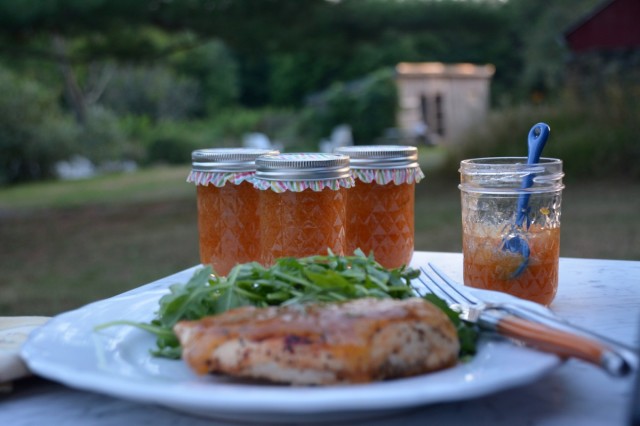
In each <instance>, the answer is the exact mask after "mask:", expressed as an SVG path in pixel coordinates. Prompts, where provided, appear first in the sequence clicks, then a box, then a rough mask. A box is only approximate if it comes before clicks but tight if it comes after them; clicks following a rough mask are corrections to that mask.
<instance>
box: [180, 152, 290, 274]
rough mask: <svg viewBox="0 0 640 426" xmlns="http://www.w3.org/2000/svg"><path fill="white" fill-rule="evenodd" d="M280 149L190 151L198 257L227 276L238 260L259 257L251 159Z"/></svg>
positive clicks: (242, 260)
mask: <svg viewBox="0 0 640 426" xmlns="http://www.w3.org/2000/svg"><path fill="white" fill-rule="evenodd" d="M277 153H278V151H273V150H268V149H251V148H217V149H199V150H196V151H193V153H192V154H191V159H192V170H191V173H190V174H189V177H188V178H187V182H193V183H195V184H196V193H197V202H198V230H199V240H200V262H201V263H202V264H209V265H211V266H212V267H213V270H214V272H215V274H216V275H220V276H225V275H227V274H228V273H229V271H230V270H231V268H233V267H234V266H235V265H236V264H238V263H245V262H250V261H256V260H258V253H259V251H258V249H259V247H258V246H259V245H258V244H257V242H256V239H257V238H258V237H259V235H258V213H257V211H258V191H257V190H256V189H255V188H254V187H253V183H252V181H251V180H252V178H253V176H254V175H255V169H256V166H255V160H256V158H257V157H259V156H260V155H264V154H277Z"/></svg>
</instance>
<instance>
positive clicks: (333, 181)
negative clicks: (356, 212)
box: [255, 153, 353, 266]
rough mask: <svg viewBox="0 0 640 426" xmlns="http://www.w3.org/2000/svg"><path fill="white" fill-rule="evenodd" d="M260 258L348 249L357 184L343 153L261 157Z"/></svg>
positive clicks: (270, 261)
mask: <svg viewBox="0 0 640 426" xmlns="http://www.w3.org/2000/svg"><path fill="white" fill-rule="evenodd" d="M256 166H257V172H256V180H255V185H256V187H258V188H260V195H259V197H260V198H259V211H258V213H259V217H260V236H261V237H260V247H261V250H260V251H261V254H260V259H261V262H262V263H263V264H264V265H265V266H270V265H272V264H273V263H274V262H275V261H276V259H278V258H281V257H305V256H312V255H318V254H327V250H328V249H330V250H331V251H333V252H334V253H335V254H339V255H344V254H345V243H346V223H345V221H346V197H347V191H348V190H349V189H350V188H351V186H352V185H353V179H352V178H351V176H350V174H349V159H348V158H347V157H345V156H343V155H333V154H318V153H296V154H280V155H274V156H272V155H269V156H264V157H260V158H258V159H257V160H256Z"/></svg>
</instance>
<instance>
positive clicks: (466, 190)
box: [459, 157, 564, 305]
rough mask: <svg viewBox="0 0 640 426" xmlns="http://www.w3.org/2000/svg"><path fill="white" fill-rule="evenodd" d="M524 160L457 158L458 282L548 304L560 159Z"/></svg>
mask: <svg viewBox="0 0 640 426" xmlns="http://www.w3.org/2000/svg"><path fill="white" fill-rule="evenodd" d="M526 163H527V159H526V158H519V157H516V158H478V159H471V160H464V161H462V162H461V164H460V179H461V180H460V186H459V188H460V190H461V201H462V251H463V258H464V260H463V270H464V283H465V285H468V286H471V287H477V288H484V289H488V290H496V291H502V292H505V293H509V294H511V295H513V296H517V297H520V298H523V299H527V300H531V301H533V302H537V303H540V304H542V305H549V304H551V302H552V301H553V299H554V297H555V295H556V291H557V289H558V267H559V257H560V212H561V211H560V207H561V201H562V189H563V188H564V185H563V184H562V178H563V176H564V174H563V172H562V161H561V160H558V159H553V158H542V159H540V162H539V163H537V164H531V165H527V164H526ZM524 179H529V180H530V181H531V182H532V185H531V186H530V187H529V186H528V185H523V181H524Z"/></svg>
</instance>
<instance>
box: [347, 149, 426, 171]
mask: <svg viewBox="0 0 640 426" xmlns="http://www.w3.org/2000/svg"><path fill="white" fill-rule="evenodd" d="M334 152H336V153H339V154H343V155H348V156H349V158H350V159H351V161H350V162H351V168H352V169H404V168H413V167H419V165H418V148H416V147H415V146H403V145H358V146H344V147H340V148H336V149H335V151H334Z"/></svg>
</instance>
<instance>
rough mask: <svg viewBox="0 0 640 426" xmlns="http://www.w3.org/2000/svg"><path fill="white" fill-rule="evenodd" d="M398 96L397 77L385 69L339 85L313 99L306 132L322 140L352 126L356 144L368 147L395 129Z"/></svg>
mask: <svg viewBox="0 0 640 426" xmlns="http://www.w3.org/2000/svg"><path fill="white" fill-rule="evenodd" d="M397 105H398V93H397V88H396V84H395V74H394V72H393V71H392V70H388V69H384V70H380V71H377V72H374V73H372V74H370V75H368V76H367V77H365V78H363V79H361V80H358V81H355V82H351V83H336V84H334V85H333V86H331V87H330V88H329V89H328V90H327V91H325V92H323V93H320V94H317V95H315V96H313V97H311V98H310V100H309V102H308V106H307V107H306V109H305V111H304V112H303V115H302V120H303V123H302V130H303V131H304V132H306V133H307V134H308V135H309V136H311V137H314V138H316V139H318V140H320V138H322V137H327V136H329V135H330V134H331V131H332V130H333V128H334V127H335V126H338V125H340V124H349V125H350V126H351V129H352V132H353V138H354V141H355V143H356V144H368V143H373V141H374V140H375V139H377V138H379V137H380V136H382V135H383V134H384V131H385V129H388V128H390V127H394V126H395V120H396V108H397Z"/></svg>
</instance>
